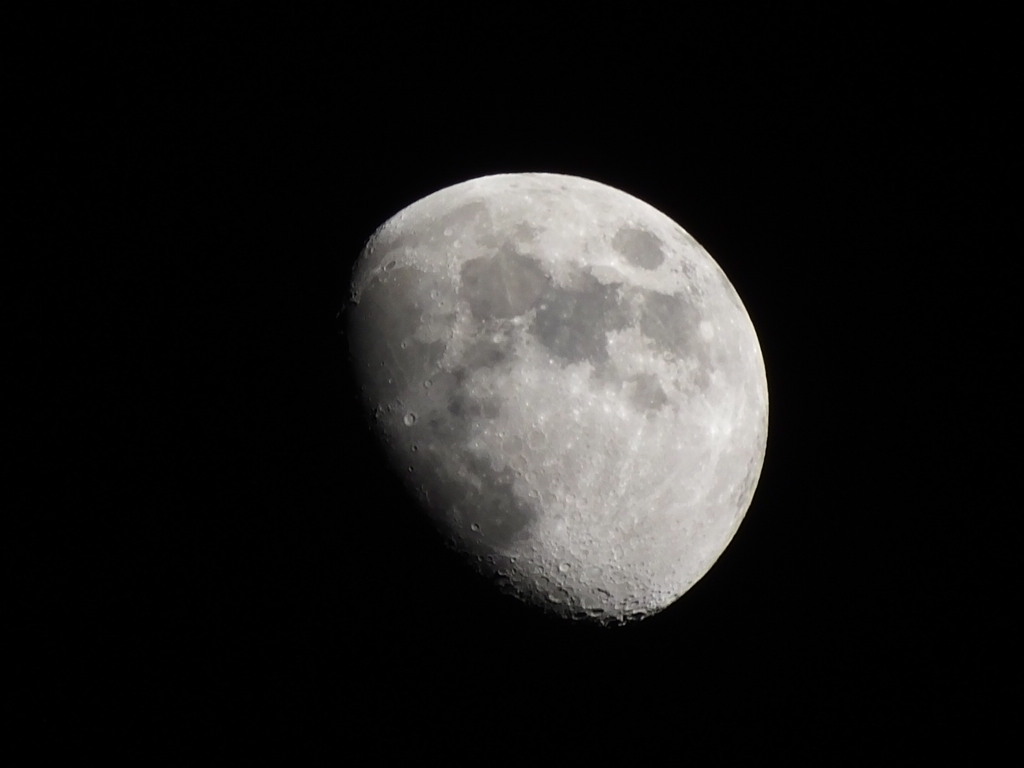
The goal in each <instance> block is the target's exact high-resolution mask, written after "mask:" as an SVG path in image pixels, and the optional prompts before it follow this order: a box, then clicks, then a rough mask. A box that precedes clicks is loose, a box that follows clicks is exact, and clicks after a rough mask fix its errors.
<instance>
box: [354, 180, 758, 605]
mask: <svg viewBox="0 0 1024 768" xmlns="http://www.w3.org/2000/svg"><path fill="white" fill-rule="evenodd" d="M345 314H346V325H347V335H348V339H349V352H350V356H351V360H352V364H353V366H354V371H355V375H356V378H357V380H358V383H359V385H360V390H361V393H362V399H363V403H364V405H365V407H366V408H367V410H368V412H369V414H370V415H371V416H372V423H373V425H374V429H375V432H376V433H377V434H378V436H379V437H380V438H381V440H382V442H383V444H384V446H385V448H386V450H387V452H388V455H389V457H390V460H391V462H392V464H393V466H394V468H395V469H396V471H397V472H398V473H399V474H400V475H401V476H402V478H403V482H405V483H406V485H407V486H408V488H409V490H410V491H411V492H412V494H413V496H414V497H415V498H416V499H417V500H418V503H419V505H420V506H421V507H422V509H423V510H424V512H426V513H427V514H428V515H429V516H430V517H431V519H432V520H433V521H434V523H435V524H436V525H437V526H438V528H439V529H440V530H441V532H442V533H443V534H444V535H445V536H446V538H447V539H448V540H449V541H450V542H451V544H452V545H453V546H454V547H455V548H456V549H458V550H459V551H461V552H463V553H465V554H466V555H467V556H469V557H470V559H471V560H472V561H473V562H474V563H475V564H476V566H477V567H478V569H479V570H480V571H481V572H482V573H484V574H485V575H486V576H488V577H489V578H491V579H492V580H493V581H494V582H495V583H496V585H497V586H498V587H499V588H500V589H502V590H503V591H505V592H508V593H511V594H514V595H516V596H517V597H519V598H520V599H522V600H524V601H525V602H528V603H531V604H534V605H538V606H541V607H542V608H544V609H545V610H547V611H550V612H553V613H556V614H558V615H561V616H565V617H569V618H575V619H583V620H590V621H597V622H601V623H622V622H625V621H628V620H631V619H638V618H643V617H645V616H649V615H651V614H653V613H655V612H657V611H660V610H661V609H663V608H665V607H666V606H668V605H669V604H671V603H672V602H674V601H675V600H676V599H678V598H679V597H680V596H681V595H682V594H683V593H685V592H686V591H687V590H688V589H689V588H690V587H691V586H692V585H693V584H694V583H695V582H696V581H697V580H698V579H700V578H701V577H702V576H703V575H704V574H705V573H706V572H707V571H708V569H709V568H710V567H711V566H712V565H713V563H714V562H715V560H717V558H718V557H719V556H720V555H721V553H722V551H723V550H724V549H725V547H726V546H727V545H728V543H729V541H730V540H731V539H732V537H733V535H734V534H735V532H736V530H737V528H738V526H739V524H740V522H741V521H742V519H743V516H744V514H745V513H746V511H747V509H748V507H749V505H750V503H751V500H752V498H753V494H754V489H755V486H756V484H757V480H758V477H759V475H760V471H761V466H762V463H763V460H764V452H765V445H766V439H767V424H768V392H767V381H766V376H765V369H764V362H763V360H762V356H761V349H760V346H759V344H758V341H757V336H756V334H755V331H754V327H753V325H752V323H751V321H750V318H749V317H748V315H747V312H746V310H745V309H744V307H743V304H742V302H741V301H740V298H739V296H738V295H737V293H736V291H735V289H734V288H733V286H732V284H731V283H730V282H729V280H728V279H727V278H726V276H725V274H724V273H723V272H722V270H721V269H720V268H719V267H718V265H717V264H716V263H715V262H714V260H713V259H712V258H711V257H710V256H709V255H708V253H707V252H706V251H705V250H704V249H703V248H702V247H701V246H700V245H699V244H698V243H697V242H696V241H695V240H694V239H693V238H692V237H690V235H689V234H687V233H686V232H685V231H684V230H683V229H682V227H680V226H679V225H678V224H676V223H675V222H673V221H672V220H671V219H669V218H668V217H667V216H665V215H664V214H662V213H660V212H659V211H657V210H656V209H654V208H652V207H651V206H649V205H648V204H646V203H644V202H642V201H640V200H638V199H637V198H635V197H632V196H631V195H628V194H626V193H624V192H621V191H619V190H616V189H614V188H612V187H609V186H606V185H604V184H600V183H598V182H594V181H589V180H587V179H582V178H578V177H574V176H565V175H560V174H549V173H517V174H501V175H495V176H485V177H482V178H477V179H472V180H470V181H466V182H463V183H460V184H456V185H454V186H451V187H447V188H445V189H442V190H440V191H438V192H435V193H433V194H431V195H428V196H427V197H425V198H423V199H421V200H419V201H418V202H416V203H413V204H412V205H410V206H408V207H407V208H405V209H404V210H402V211H400V212H399V213H398V214H396V215H395V216H393V217H392V218H391V219H389V220H388V221H387V222H385V223H384V224H383V225H382V226H381V227H380V228H379V229H378V230H377V231H376V232H375V233H374V234H373V235H372V236H371V237H370V239H369V241H368V242H367V244H366V246H365V248H364V249H363V252H362V254H361V255H360V257H359V260H358V262H357V263H356V266H355V269H354V271H353V275H352V281H351V285H350V296H349V302H348V304H347V306H346V310H345Z"/></svg>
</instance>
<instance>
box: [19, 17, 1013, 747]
mask: <svg viewBox="0 0 1024 768" xmlns="http://www.w3.org/2000/svg"><path fill="white" fill-rule="evenodd" d="M467 14H468V15H467ZM619 14H622V15H618V14H613V13H601V12H596V11H595V10H594V9H592V8H588V9H586V10H584V9H583V8H582V7H581V8H579V9H577V10H576V11H575V12H572V13H562V14H556V13H554V12H552V11H551V10H550V9H542V8H536V9H532V10H531V9H527V8H522V7H519V6H516V7H515V8H514V9H511V8H503V7H491V6H489V5H486V4H485V5H480V6H479V8H478V9H476V10H474V11H472V12H468V11H464V10H455V9H447V10H445V9H438V8H427V9H423V10H420V11H415V12H409V11H407V10H404V9H401V8H400V7H399V6H397V5H396V6H392V7H389V8H384V7H382V8H381V9H380V10H379V11H361V12H358V13H351V12H347V11H344V10H342V11H338V12H336V13H334V14H333V15H332V14H324V13H320V12H313V11H309V10H302V9H293V10H280V9H279V10H277V11H274V12H272V13H270V12H263V11H258V10H253V9H251V8H246V7H244V6H242V5H241V4H215V5H214V6H213V9H212V10H211V9H210V8H204V9H193V8H186V7H184V6H182V5H179V4H167V5H164V6H162V9H160V10H153V9H152V8H147V9H146V10H140V9H139V8H137V7H134V6H128V5H121V6H114V10H112V9H109V8H108V9H107V10H101V11H97V10H95V9H89V10H81V11H78V12H77V13H71V14H70V15H69V14H67V13H62V14H60V15H59V16H58V17H57V18H51V19H45V20H42V21H38V20H36V21H34V22H32V23H28V24H26V25H25V26H24V34H23V35H22V34H21V33H20V32H19V33H17V34H16V36H18V37H20V38H21V41H22V42H23V43H25V45H24V46H23V49H24V52H23V53H22V54H19V55H18V56H16V59H17V61H16V63H15V65H14V66H13V67H12V69H11V70H10V72H11V79H12V81H13V83H14V86H15V89H14V90H15V91H16V96H17V98H24V99H25V101H24V106H23V107H20V108H19V109H17V110H16V114H17V118H16V119H15V121H14V127H15V128H16V129H17V131H18V132H19V139H18V142H17V143H15V144H14V145H13V146H14V149H15V150H16V153H17V154H18V155H19V157H20V158H21V159H24V160H26V161H27V164H28V166H29V168H30V173H29V175H28V177H27V181H26V182H25V183H24V184H20V183H19V185H18V187H17V189H16V190H15V191H16V193H17V196H18V198H19V200H21V201H28V206H27V207H26V208H25V213H24V214H21V215H20V223H21V224H22V225H23V226H24V229H25V231H26V233H27V235H28V237H27V238H26V239H25V241H24V243H23V245H21V246H19V250H18V251H16V253H21V254H23V255H24V257H23V258H20V257H19V258H16V259H12V262H13V263H15V264H16V265H17V266H19V267H20V266H24V267H26V268H27V270H28V275H29V278H30V282H29V283H28V284H27V285H28V286H29V287H28V289H27V290H24V291H22V290H17V291H15V292H14V295H12V297H11V304H10V306H13V308H14V309H15V310H16V314H15V317H16V329H17V331H18V334H17V340H16V342H15V343H16V344H17V345H18V346H17V347H16V351H17V352H20V353H24V354H25V355H26V356H27V357H26V358H25V361H24V362H19V363H17V364H16V365H12V366H11V368H10V369H9V371H8V373H7V379H8V382H9V383H10V384H13V385H14V387H15V389H16V392H17V394H16V395H14V396H12V403H13V404H14V406H15V408H16V410H18V411H19V413H18V414H16V415H17V416H19V417H24V420H23V421H22V423H23V424H27V425H28V428H27V429H20V430H18V431H16V432H14V433H13V434H14V436H15V437H16V440H17V446H16V447H17V454H18V455H17V458H16V459H15V460H14V462H13V463H12V464H11V465H10V466H9V469H10V471H11V472H12V475H14V476H15V477H16V479H18V480H24V481H27V482H24V483H20V484H17V485H16V487H17V488H18V490H17V492H16V493H17V495H16V499H15V505H14V507H13V508H12V509H13V511H14V515H12V518H13V520H14V522H13V528H14V531H13V533H14V535H12V536H11V537H9V538H8V539H7V544H6V547H7V548H8V549H9V551H10V554H11V557H10V558H8V562H9V563H10V564H11V568H10V572H11V576H12V583H13V585H14V586H15V589H16V591H17V592H18V593H19V595H20V596H22V597H23V598H26V599H25V600H24V603H25V608H26V609H27V612H26V613H25V614H24V617H25V618H24V619H22V618H20V616H21V614H19V618H18V619H17V620H16V621H14V622H13V627H14V629H15V631H16V632H17V633H18V634H19V635H24V636H25V637H26V638H28V640H29V643H28V646H27V648H28V650H27V651H26V652H25V653H24V654H23V655H18V656H17V657H16V658H15V667H16V671H17V672H19V673H21V674H20V675H18V679H19V680H21V679H24V681H25V685H24V687H18V688H15V689H14V690H16V691H17V693H16V695H15V697H14V699H13V705H14V706H13V711H14V712H15V713H16V714H20V715H23V716H25V717H26V719H27V722H28V725H29V730H28V731H26V732H31V733H33V734H36V735H35V736H34V737H33V739H34V740H33V741H32V744H33V748H34V750H35V753H36V754H37V755H40V756H44V755H48V754H49V753H50V751H51V750H58V751H59V750H64V749H72V750H76V751H77V752H78V753H79V754H81V755H85V754H90V752H91V751H92V750H96V754H101V755H105V756H107V757H108V758H117V757H120V756H129V755H131V756H133V757H135V758H139V757H142V758H144V759H143V762H142V764H145V765H164V764H167V765H233V764H253V763H255V762H260V760H261V758H268V759H269V758H270V757H271V756H274V759H275V760H283V759H285V758H288V759H289V760H291V761H294V763H295V764H298V765H312V764H317V765H319V764H328V763H330V764H335V763H337V762H338V761H340V760H344V759H349V760H356V761H357V764H358V760H357V758H356V757H355V756H356V755H359V754H370V755H374V756H376V758H377V759H384V758H386V757H389V756H393V755H395V754H398V753H399V752H400V751H401V750H406V749H407V750H410V751H411V753H412V754H413V755H418V756H419V757H417V758H416V759H417V761H420V760H423V759H426V757H427V756H429V755H439V756H441V758H442V759H443V760H445V762H448V763H456V764H457V763H461V762H463V761H466V762H469V761H473V762H475V761H484V760H486V761H491V760H494V759H501V758H504V757H505V756H506V755H507V756H509V757H511V758H513V759H520V757H518V756H522V757H521V759H529V760H538V761H540V762H542V763H543V762H544V761H545V760H546V759H547V758H549V757H550V758H553V757H554V755H555V754H556V753H560V752H562V751H564V752H566V753H567V754H575V755H577V756H579V755H582V754H585V753H589V752H595V753H596V754H599V755H607V754H608V753H609V751H611V750H614V751H618V750H624V751H625V752H626V753H627V754H632V755H633V758H634V759H635V760H637V761H640V760H642V755H643V753H644V751H645V750H646V749H648V748H651V747H663V746H667V747H669V748H671V749H673V750H674V751H673V753H672V754H673V755H675V756H676V757H678V759H680V760H683V759H690V758H691V756H693V755H694V754H695V753H696V752H697V751H698V750H703V749H707V748H710V749H712V750H715V751H716V752H718V753H719V754H720V756H721V758H722V760H723V761H724V762H726V763H728V762H732V761H733V760H735V759H736V756H737V755H747V756H751V755H754V756H762V755H763V756H771V755H784V756H788V757H789V758H793V757H795V756H797V755H801V754H804V753H809V754H811V755H813V759H814V760H815V762H820V764H836V763H840V764H842V763H847V762H851V763H852V762H858V761H859V760H860V759H865V758H866V759H869V760H870V762H872V763H875V762H876V761H881V762H887V761H888V760H889V759H893V760H894V761H896V762H899V758H898V757H897V756H898V755H900V754H909V755H915V754H916V755H923V754H931V753H940V754H948V750H951V749H954V748H960V747H963V748H966V749H969V750H973V751H974V754H978V750H984V749H987V748H990V747H992V746H993V745H997V744H998V743H1000V737H1004V736H1006V735H1008V734H1007V732H1006V730H1005V728H1006V723H1007V720H1006V719H1005V716H1004V714H1003V713H1004V711H1005V710H1004V705H1002V704H1000V703H998V702H999V701H1000V697H1001V696H1003V695H1004V694H1009V693H1010V692H1011V688H1010V681H1011V680H1012V676H1013V673H1014V672H1015V665H1013V664H1011V663H1010V662H1009V661H1008V659H1009V658H1010V657H1009V655H1008V653H1007V652H1008V651H1009V650H1010V648H1011V646H1012V643H1011V640H1010V638H1009V633H1010V632H1011V625H1012V624H1013V621H1012V619H1013V614H1014V613H1015V612H1016V611H1014V606H1015V602H1014V600H1015V599H1014V598H1008V597H1007V595H1008V594H1010V591H1009V590H1008V589H1007V585H1009V584H1010V583H1011V580H1012V575H1013V573H1015V571H1016V568H1015V567H1014V563H1013V560H1012V558H1011V553H1010V550H1011V549H1012V548H1011V547H1010V546H1009V534H1008V532H1007V531H1008V528H1009V523H1010V522H1011V520H1012V518H1013V517H1014V516H1015V511H1016V509H1015V506H1014V505H1012V504H1011V505H1008V504H1007V503H1006V498H1007V496H1005V495H1004V491H1003V490H1002V489H1001V488H1002V483H1003V482H1004V479H1010V478H1011V476H1010V475H1009V461H1008V459H1009V452H1010V450H1011V437H1010V436H1011V427H1010V425H1009V424H1008V423H1006V421H1007V420H1008V417H1007V416H1006V415H1005V410H1004V406H1003V402H1004V400H1008V399H1009V396H1010V395H1011V394H1013V393H1014V392H1015V388H1016V381H1015V379H1014V378H1013V377H1012V375H1011V370H1012V369H1013V362H1014V360H1013V359H1014V357H1015V356H1016V352H1017V346H1018V344H1019V342H1018V341H1017V340H1016V339H1010V338H1006V337H1008V336H1009V334H1008V333H1007V331H1008V330H1009V329H1010V328H1012V324H1013V323H1014V322H1015V318H1016V317H1017V311H1016V310H1017V307H1016V305H1015V303H1014V302H1013V300H1012V298H1011V294H1012V291H1013V290H1014V288H1015V285H1016V284H1015V283H1014V282H1013V281H1012V280H1011V279H1010V278H1009V273H1008V271H1007V270H1006V268H1007V267H1008V266H1009V265H1010V263H1011V261H1012V260H1014V259H1015V258H1016V251H1017V250H1018V248H1019V246H1017V242H1019V240H1012V241H1011V240H1010V239H1009V234H1010V233H1012V232H1013V231H1014V230H1019V223H1013V220H1012V219H1011V217H1012V216H1014V215H1015V214H1016V213H1017V206H1016V205H1015V204H1014V201H1013V199H1012V195H1011V192H1010V190H1011V189H1012V187H1011V183H1012V178H1011V175H1010V170H1009V168H1010V155H1009V152H1008V148H1009V145H1010V128H1009V126H1008V123H1007V119H1006V115H1007V114H1008V112H1009V107H1010V105H1011V103H1012V101H1013V99H1012V96H1013V95H1014V91H1013V89H1011V88H1010V87H1009V78H1008V77H1007V74H1008V73H1009V72H1012V71H1013V68H1012V66H1011V64H1012V62H1011V60H1010V58H1011V57H1010V56H1009V53H1008V51H1009V48H1008V46H1007V41H1005V40H1003V39H1002V38H1003V36H1002V35H1001V29H1002V28H1004V27H1005V25H1006V21H1005V20H999V19H984V18H979V17H976V16H974V17H972V16H968V15H965V14H963V13H962V12H960V11H955V10H953V9H952V7H949V8H947V7H945V6H941V5H940V6H939V7H937V8H933V9H931V10H930V11H929V12H928V13H927V14H926V15H925V16H922V17H917V18H913V19H908V20H907V21H901V20H900V19H898V18H890V17H888V16H885V15H884V14H879V15H877V16H863V15H853V14H847V13H845V12H844V11H842V10H829V11H822V10H813V9H806V8H805V9H803V10H800V11H796V10H792V9H790V10H786V11H779V10H766V9H761V10H751V9H744V10H743V11H742V12H741V11H738V10H736V11H730V10H727V9H718V10H716V11H714V12H693V11H690V12H678V13H676V14H675V15H672V16H669V15H664V14H661V13H659V12H655V11H652V10H647V11H644V10H642V9H639V8H620V9H619ZM55 16H56V14H55ZM19 50H21V48H19ZM535 170H543V171H554V172H561V173H570V174H576V175H580V176H585V177H589V178H592V179H595V180H597V181H601V182H604V183H607V184H610V185H612V186H614V187H617V188H619V189H622V190H625V191H627V192H630V193H632V194H634V195H636V196H638V197H640V198H641V199H643V200H645V201H647V202H649V203H651V204H652V205H654V206H655V207H656V208H658V209H660V210H662V211H663V212H665V213H666V214H667V215H669V216H670V217H671V218H673V219H674V220H676V221H677V222H679V223H680V224H681V225H682V226H683V227H684V228H686V229H687V230H688V231H689V232H690V233H691V234H692V235H694V236H695V237H696V238H697V240H699V241H700V242H701V243H702V244H703V245H704V246H705V247H706V248H707V249H708V250H709V251H710V252H711V254H712V255H713V256H714V257H715V259H716V260H717V261H718V262H719V264H720V265H721V266H722V267H723V269H724V270H725V272H726V273H727V274H728V275H729V277H730V279H731V280H732V282H733V284H734V285H735V286H736V288H737V290H738V291H739V293H740V295H741V297H742V298H743V300H744V302H745V303H746V306H747V309H748V311H749V313H750V315H751V317H752V319H753V321H754V324H755V326H756V327H757V330H758V334H759V337H760V339H761V343H762V348H763V351H764V356H765V360H766V364H767V370H768V378H769V390H770V398H771V425H770V433H769V445H768V454H767V459H766V462H765V466H764V470H763V473H762V477H761V482H760V485H759V487H758V491H757V494H756V497H755V499H754V502H753V505H752V507H751V508H750V511H749V513H748V515H747V518H746V520H745V522H744V524H743V526H742V527H741V529H740V531H739V533H738V535H737V536H736V538H735V540H734V541H733V543H732V545H731V546H730V547H729V549H728V550H727V551H726V553H725V554H724V555H723V556H722V558H721V559H720V560H719V561H718V563H717V564H716V565H715V566H714V568H713V569H712V570H711V572H710V573H709V574H708V575H707V576H706V577H705V578H704V579H703V580H702V581H700V582H699V583H698V584H697V585H696V586H695V587H694V588H692V589H691V590H690V591H689V592H688V593H687V594H686V595H685V596H684V597H683V598H682V599H681V600H680V601H678V602H677V603H676V604H675V605H673V606H672V607H671V608H669V609H667V610H666V611H664V612H663V613H661V614H659V615H658V616H656V617H654V618H651V619H649V620H648V621H645V622H642V623H640V624H637V625H634V626H629V627H626V628H621V629H613V630H598V629H595V628H590V627H580V626H573V625H564V624H559V623H557V622H554V621H552V620H549V619H547V618H545V617H541V616H537V615H534V614H532V613H530V612H529V611H527V610H525V609H521V608H519V607H518V606H517V605H514V604H511V603H508V602H506V601H505V600H503V599H499V598H496V597H494V596H493V595H492V594H491V592H490V591H489V590H488V589H487V588H486V587H485V586H484V585H482V584H480V583H478V582H477V581H476V580H475V579H474V578H472V577H470V576H468V574H466V573H464V572H463V571H462V570H461V567H460V566H459V564H458V563H456V562H454V561H453V560H452V559H451V558H449V557H448V556H447V555H446V554H445V553H444V552H443V551H442V550H441V549H440V548H438V547H437V545H436V543H435V542H434V540H433V539H432V536H431V533H430V531H429V530H428V529H427V528H426V526H425V524H424V523H423V521H421V520H420V519H419V518H418V517H417V516H416V515H415V513H414V511H413V510H411V509H410V508H409V507H408V505H407V504H406V503H405V501H404V499H403V497H402V496H401V494H400V493H399V492H398V491H397V489H396V487H395V482H394V480H393V479H392V478H390V477H389V476H388V475H387V473H386V472H385V471H384V470H383V469H382V467H383V465H382V463H381V461H380V459H379V458H378V457H377V456H376V455H375V454H374V453H373V447H372V445H371V444H370V443H369V442H368V440H367V438H366V435H365V432H364V431H363V429H362V427H361V425H360V422H359V421H358V419H357V417H356V415H355V412H354V411H353V407H352V403H351V401H350V399H349V398H350V396H351V391H350V384H349V382H348V379H347V376H346V372H345V369H344V366H343V357H344V346H343V341H342V339H341V338H340V337H339V335H338V333H337V328H336V323H335V314H336V312H337V310H338V308H339V306H340V301H341V299H342V297H343V295H344V291H345V282H346V279H347V275H348V271H349V269H350V267H351V264H352V262H353V260H354V258H355V257H356V255H357V254H358V252H359V249H360V248H361V246H362V244H363V242H364V240H365V239H366V238H367V236H368V235H369V234H370V233H371V232H372V231H373V229H374V228H375V227H376V226H377V225H379V224H380V223H382V222H383V221H384V220H385V219H386V218H388V217H389V216H390V215H392V214H393V213H395V212H397V211H398V210H399V209H400V208H402V207H404V206H405V205H407V204H409V203H412V202H414V201H415V200H417V199H419V198H420V197H422V196H424V195H425V194H428V193H430V192H432V191H435V190H437V189H439V188H441V187H443V186H447V185H449V184H453V183H456V182H459V181H463V180H465V179H468V178H471V177H474V176H479V175H483V174H488V173H497V172H509V171H535ZM1011 206H1012V207H1011ZM1014 450H1016V451H1018V452H1019V447H1015V448H1014Z"/></svg>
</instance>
